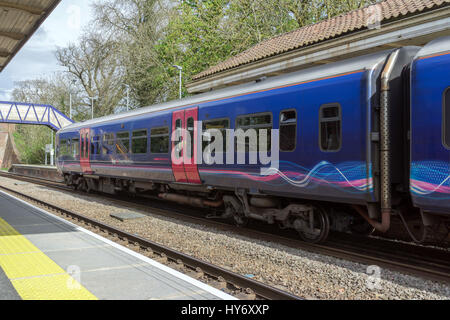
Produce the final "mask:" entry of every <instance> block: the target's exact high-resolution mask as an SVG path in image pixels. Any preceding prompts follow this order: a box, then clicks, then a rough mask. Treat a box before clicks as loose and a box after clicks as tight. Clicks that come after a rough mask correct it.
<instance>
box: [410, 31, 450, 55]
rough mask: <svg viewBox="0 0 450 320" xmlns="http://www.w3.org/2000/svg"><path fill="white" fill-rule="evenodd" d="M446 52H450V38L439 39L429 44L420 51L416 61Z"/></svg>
mask: <svg viewBox="0 0 450 320" xmlns="http://www.w3.org/2000/svg"><path fill="white" fill-rule="evenodd" d="M445 52H450V36H447V37H442V38H438V39H436V40H433V41H431V42H429V43H428V44H427V45H425V46H424V47H423V48H422V49H420V50H419V52H418V53H417V55H416V57H415V58H414V59H420V58H423V57H427V56H432V55H435V54H440V53H445Z"/></svg>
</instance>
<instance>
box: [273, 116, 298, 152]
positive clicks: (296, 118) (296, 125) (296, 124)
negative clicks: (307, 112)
mask: <svg viewBox="0 0 450 320" xmlns="http://www.w3.org/2000/svg"><path fill="white" fill-rule="evenodd" d="M289 111H294V112H295V143H294V149H292V150H281V141H278V143H279V147H280V152H295V151H296V150H297V140H298V127H299V124H298V112H297V109H295V108H289V109H283V110H281V111H280V114H279V116H278V120H279V121H278V122H279V124H278V130H279V132H281V125H282V124H281V114H282V113H283V112H289ZM286 125H287V126H290V125H291V126H292V125H293V124H286ZM279 139H281V134H279V137H278V140H279Z"/></svg>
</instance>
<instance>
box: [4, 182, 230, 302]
mask: <svg viewBox="0 0 450 320" xmlns="http://www.w3.org/2000/svg"><path fill="white" fill-rule="evenodd" d="M15 299H17V300H20V299H23V300H97V299H99V300H153V299H156V300H222V299H224V300H234V299H235V298H234V297H232V296H230V295H228V294H226V293H224V292H222V291H220V290H218V289H216V288H213V287H210V286H208V285H206V284H204V283H202V282H200V281H197V280H195V279H193V278H190V277H188V276H186V275H185V274H182V273H180V272H178V271H176V270H173V269H171V268H169V267H167V266H164V265H162V264H160V263H158V262H156V261H154V260H152V259H149V258H147V257H145V256H143V255H140V254H139V253H136V252H134V251H132V250H130V249H128V248H125V247H123V246H121V245H119V244H117V243H114V242H112V241H110V240H108V239H105V238H103V237H101V236H99V235H97V234H95V233H92V232H90V231H88V230H86V229H84V228H81V227H79V226H77V225H74V224H72V223H70V222H68V221H66V220H64V219H62V218H59V217H57V216H54V215H52V214H51V213H48V212H46V211H44V210H42V209H40V208H37V207H34V206H32V205H30V204H28V203H26V202H24V201H22V200H20V199H17V198H15V197H13V196H11V195H9V194H6V193H4V192H2V191H0V300H15Z"/></svg>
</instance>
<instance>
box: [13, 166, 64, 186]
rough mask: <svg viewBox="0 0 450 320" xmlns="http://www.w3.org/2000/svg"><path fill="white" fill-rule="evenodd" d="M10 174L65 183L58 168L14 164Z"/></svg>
mask: <svg viewBox="0 0 450 320" xmlns="http://www.w3.org/2000/svg"><path fill="white" fill-rule="evenodd" d="M9 172H12V173H15V174H19V175H24V176H27V177H35V178H39V179H47V180H50V181H56V182H63V181H64V178H63V177H62V176H61V175H60V174H59V173H58V171H57V169H56V166H44V165H32V164H13V165H12V166H11V168H10V169H9Z"/></svg>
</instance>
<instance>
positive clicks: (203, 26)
mask: <svg viewBox="0 0 450 320" xmlns="http://www.w3.org/2000/svg"><path fill="white" fill-rule="evenodd" d="M117 1H118V0H114V1H112V2H117ZM128 2H133V3H135V4H136V3H142V2H143V3H147V6H146V7H145V8H146V11H145V12H146V16H149V17H151V19H147V20H146V21H144V22H142V21H140V22H139V23H138V25H137V26H136V27H135V28H132V29H133V30H134V31H137V32H134V33H133V34H131V36H130V37H129V38H128V39H129V41H128V42H126V43H125V44H124V45H125V47H126V50H124V51H123V53H124V54H125V56H126V57H127V59H126V60H127V61H128V62H129V63H128V64H127V66H126V68H125V69H126V71H125V73H126V78H127V83H129V84H130V86H131V87H132V88H133V91H134V93H135V98H136V100H137V102H138V105H150V104H153V103H157V102H160V101H165V100H172V99H176V98H178V71H177V70H176V69H175V68H173V67H172V66H173V65H174V64H177V65H180V66H182V67H183V81H184V83H186V82H188V81H190V80H191V78H192V76H193V75H195V74H197V73H200V72H201V71H203V70H205V69H207V68H208V67H210V66H213V65H216V64H218V63H219V62H221V61H224V60H226V59H228V58H230V57H232V56H234V55H237V54H239V53H241V52H243V51H245V50H246V49H248V48H250V47H252V46H253V45H255V44H257V43H259V42H261V41H264V40H266V39H269V38H272V37H274V36H276V35H279V34H282V33H285V32H289V31H292V30H295V29H297V28H299V27H302V26H305V25H308V24H311V23H316V22H319V21H320V20H323V19H327V18H331V17H334V16H336V15H339V14H342V13H345V12H347V11H350V10H353V9H357V8H360V7H362V6H365V5H367V4H370V3H373V2H375V0H346V1H342V0H340V1H338V0H313V1H305V0H265V1H260V0H188V1H186V0H185V1H175V2H173V5H172V6H170V8H169V9H168V10H166V11H164V13H165V14H166V15H167V21H165V20H164V19H163V18H161V17H160V16H159V14H160V13H161V10H160V9H159V8H160V7H158V6H157V4H158V3H159V2H158V1H156V0H152V1H144V0H128ZM110 20H111V19H110ZM129 21H130V20H129ZM149 21H151V23H149ZM164 22H166V23H164ZM116 25H117V24H116ZM110 27H112V25H110ZM183 94H184V95H187V91H186V89H183Z"/></svg>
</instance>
